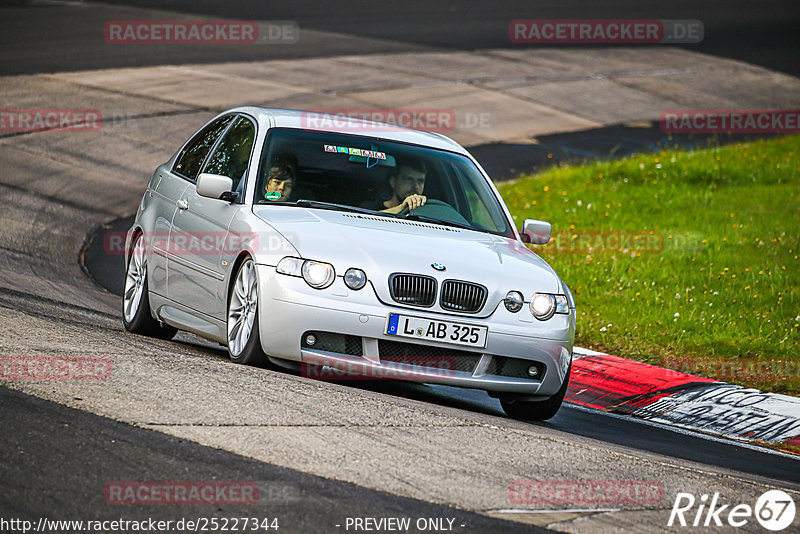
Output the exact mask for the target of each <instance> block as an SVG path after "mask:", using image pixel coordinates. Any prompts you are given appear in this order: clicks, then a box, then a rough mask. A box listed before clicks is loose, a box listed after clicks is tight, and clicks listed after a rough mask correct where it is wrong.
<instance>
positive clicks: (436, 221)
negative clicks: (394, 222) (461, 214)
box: [404, 213, 481, 232]
mask: <svg viewBox="0 0 800 534" xmlns="http://www.w3.org/2000/svg"><path fill="white" fill-rule="evenodd" d="M404 218H405V219H411V220H412V221H420V222H427V223H433V224H441V225H442V226H454V227H455V228H463V229H465V230H473V231H475V232H480V231H481V230H479V229H477V228H474V227H472V226H470V225H468V224H462V223H457V222H453V221H448V220H445V219H437V218H436V217H428V216H426V215H417V214H416V213H409V214H408V215H406V216H405V217H404Z"/></svg>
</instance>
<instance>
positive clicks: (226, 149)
mask: <svg viewBox="0 0 800 534" xmlns="http://www.w3.org/2000/svg"><path fill="white" fill-rule="evenodd" d="M255 138H256V128H255V126H254V125H253V123H252V122H251V121H250V120H249V119H247V118H245V117H241V116H240V117H239V118H237V119H236V121H235V122H234V123H233V125H232V126H231V127H230V128H229V129H228V131H227V132H226V133H225V137H223V138H222V140H221V141H220V142H219V144H218V145H217V149H216V150H214V153H213V154H211V158H209V160H208V164H207V165H206V168H205V169H204V170H203V172H210V173H212V174H221V175H223V176H227V177H229V178H231V179H233V191H236V190H237V188H238V187H239V184H240V183H241V181H242V178H244V175H245V174H246V173H247V167H248V166H249V164H250V151H251V150H252V149H253V142H254V141H255Z"/></svg>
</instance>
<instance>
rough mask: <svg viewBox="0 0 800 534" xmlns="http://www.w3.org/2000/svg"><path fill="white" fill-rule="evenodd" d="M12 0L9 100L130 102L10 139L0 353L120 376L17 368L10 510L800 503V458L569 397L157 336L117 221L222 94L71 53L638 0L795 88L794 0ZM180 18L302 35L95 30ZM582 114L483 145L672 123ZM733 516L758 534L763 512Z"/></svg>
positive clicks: (523, 514) (503, 523)
mask: <svg viewBox="0 0 800 534" xmlns="http://www.w3.org/2000/svg"><path fill="white" fill-rule="evenodd" d="M2 5H3V6H4V7H2V8H0V43H2V46H0V75H2V78H1V79H0V94H2V95H3V97H4V99H5V100H3V101H0V106H2V107H4V108H5V107H66V106H67V105H71V106H80V105H83V107H104V106H108V107H113V108H114V109H119V110H121V111H122V112H125V113H127V114H128V116H129V117H130V120H129V121H128V122H127V123H125V124H124V125H122V126H120V127H118V128H114V129H113V130H111V131H108V132H98V133H96V134H76V133H72V132H34V133H11V134H6V133H3V134H0V168H2V169H3V171H2V179H0V230H1V231H0V355H2V356H41V355H46V356H58V357H74V356H89V357H99V358H107V359H108V361H109V362H110V366H111V370H112V371H111V375H110V378H109V379H108V380H105V381H94V382H92V381H83V382H20V381H17V382H15V381H5V380H4V381H3V382H2V385H0V451H2V454H0V492H1V494H2V496H0V519H9V518H20V519H26V520H30V521H33V522H34V523H35V522H37V521H39V520H40V519H41V518H43V517H46V518H48V519H58V520H69V519H72V520H89V519H114V518H119V517H122V518H126V519H146V518H154V519H161V520H178V519H180V518H186V517H206V518H208V517H217V518H222V517H234V516H248V517H254V516H257V517H260V518H265V517H268V518H278V520H279V524H280V530H278V532H347V531H350V532H352V531H354V528H352V526H351V528H347V525H352V523H348V518H349V519H350V520H352V519H353V518H381V517H408V518H411V520H412V521H416V520H418V519H420V518H423V519H425V518H428V519H437V520H441V522H440V523H435V522H431V523H429V524H431V525H433V524H440V525H452V530H453V531H456V532H537V531H545V530H548V529H549V530H550V531H563V532H611V531H620V532H622V531H624V532H657V531H662V530H666V529H667V527H666V524H667V520H668V518H669V516H670V510H671V509H672V506H673V502H674V501H675V498H676V495H677V494H678V493H679V492H688V493H692V494H694V495H696V496H698V497H699V496H700V495H705V494H714V493H719V494H720V495H721V496H722V498H723V499H725V502H726V503H731V504H733V505H735V504H739V503H748V504H750V505H753V504H754V503H755V502H756V500H757V499H758V497H759V496H760V495H761V494H763V493H764V492H765V491H767V490H770V489H782V490H784V491H786V492H788V493H789V494H790V495H792V496H793V498H794V500H795V502H797V503H800V500H798V496H800V463H799V462H800V460H798V457H797V456H796V455H791V454H786V453H781V452H776V451H772V450H769V449H766V448H762V447H756V446H752V445H747V444H743V443H738V442H734V441H730V440H722V439H718V438H715V437H713V436H707V435H700V434H696V433H692V432H688V431H681V430H676V429H674V428H669V427H666V426H663V425H657V424H652V423H646V422H641V421H637V420H634V419H631V418H628V417H623V416H619V415H614V414H608V413H605V412H601V411H595V410H588V409H584V408H581V407H578V406H576V405H570V404H566V405H565V406H564V407H563V408H562V409H561V411H560V412H559V413H558V415H557V416H556V417H554V418H553V419H551V420H550V421H548V422H545V423H528V422H522V421H515V420H511V419H509V418H506V417H505V416H504V415H503V413H502V411H501V409H500V405H499V402H498V401H496V400H495V399H491V398H490V397H488V395H486V394H485V393H484V392H480V391H474V390H460V389H455V388H449V387H443V386H428V385H415V384H405V383H391V384H390V383H384V382H351V383H328V382H320V381H314V380H310V379H308V378H305V377H302V376H299V375H298V374H296V373H292V372H289V371H276V370H267V369H259V368H250V367H243V366H237V365H233V364H231V363H230V362H229V361H228V360H227V355H226V353H225V351H224V350H222V349H221V347H219V346H218V345H216V344H212V343H209V342H206V341H203V340H201V339H199V338H197V337H194V336H192V335H189V334H179V335H178V337H177V338H176V339H175V340H174V341H171V342H164V341H160V340H155V339H149V338H141V337H138V336H133V335H131V334H129V333H127V332H125V330H124V329H123V327H122V322H121V317H120V298H119V293H120V291H119V289H120V283H121V277H122V271H121V265H122V258H121V257H120V256H119V255H116V256H115V255H110V254H107V253H105V251H104V249H103V239H102V237H103V235H104V232H108V231H120V230H125V229H127V227H128V226H129V225H130V220H131V219H130V217H131V216H132V214H133V213H134V212H135V210H136V206H137V204H138V202H139V200H140V199H141V194H142V192H143V191H144V187H145V184H146V181H147V179H148V178H149V173H150V172H152V169H153V168H154V167H155V165H157V164H158V163H161V162H162V161H164V159H165V157H168V156H169V154H171V153H172V151H173V150H174V147H175V146H176V145H177V144H179V143H180V142H181V141H182V140H183V139H185V138H186V136H187V135H190V134H191V133H192V131H194V129H195V128H196V127H197V125H198V124H202V122H203V121H204V120H207V118H208V117H210V116H211V115H213V113H215V112H216V111H217V110H218V108H219V106H218V105H217V104H215V103H203V98H205V97H203V96H202V95H201V96H199V97H197V99H198V100H197V101H195V102H194V103H192V104H191V105H188V104H186V103H185V101H182V100H180V99H178V98H177V97H176V98H175V99H169V98H165V97H163V95H158V96H152V95H150V96H143V95H144V94H145V93H146V92H147V90H148V87H147V83H146V82H142V83H143V85H142V86H136V87H134V86H130V87H118V88H105V89H103V88H100V87H98V86H97V85H93V84H96V83H97V82H94V81H92V82H91V83H89V82H88V81H85V80H84V79H83V77H84V74H82V73H81V72H77V73H75V72H74V71H84V70H99V69H108V68H117V67H131V68H133V67H136V68H138V67H152V68H154V69H158V68H160V67H162V66H171V65H182V66H183V67H182V68H191V69H197V72H198V73H202V72H203V69H204V68H205V67H204V66H205V65H207V64H217V65H218V64H225V63H229V62H245V61H253V62H255V61H264V60H285V61H286V62H287V63H285V64H283V65H284V66H283V67H282V68H285V69H292V68H293V65H294V64H293V63H292V62H293V61H296V60H308V59H314V58H327V57H334V56H344V55H346V56H362V55H363V56H367V55H372V54H416V53H422V52H425V53H431V54H436V53H439V52H442V53H443V52H452V51H470V52H475V53H476V54H478V55H481V54H483V51H484V50H485V49H493V50H495V49H501V48H511V49H513V48H515V47H514V46H512V45H510V44H509V43H508V35H507V27H508V22H509V21H510V20H513V19H517V18H555V17H559V18H626V19H627V18H637V17H638V18H660V19H700V20H703V22H704V25H705V31H706V39H705V40H704V41H703V42H702V43H697V44H696V45H685V46H684V47H682V48H680V49H679V50H678V53H677V55H678V56H680V54H682V53H683V52H684V51H689V52H699V53H700V54H702V55H698V56H691V57H692V58H697V57H700V58H704V57H709V58H711V59H709V61H711V60H716V58H718V57H719V58H726V59H725V61H728V60H731V59H732V60H735V61H736V62H747V63H751V64H753V65H757V66H758V67H763V68H766V69H771V70H775V71H779V72H780V73H783V74H775V75H774V79H776V80H779V81H780V83H783V84H790V83H794V82H793V81H792V80H789V82H787V81H786V80H787V79H789V76H792V75H798V74H800V70H798V65H800V61H798V57H797V38H796V29H797V27H798V12H799V11H800V10H799V9H798V4H797V3H796V2H767V3H763V4H758V5H757V6H754V5H751V3H745V2H735V3H733V4H717V3H714V2H703V3H693V2H679V3H677V4H675V3H673V4H669V5H657V6H656V5H655V4H654V5H653V7H646V6H644V7H643V6H642V4H641V3H637V2H612V3H604V4H603V5H602V6H600V5H594V7H585V6H583V5H582V4H581V3H578V2H559V3H550V4H535V5H534V4H533V3H531V2H495V3H489V4H486V3H480V2H467V3H459V4H452V5H449V4H433V3H430V2H427V3H425V2H405V3H397V4H395V3H388V2H387V3H384V2H356V3H352V4H350V5H347V3H345V4H339V3H336V4H317V3H314V2H292V3H272V2H266V3H245V2H240V1H233V2H205V1H198V2H188V1H171V2H168V3H165V2H148V1H144V0H141V1H137V0H130V1H120V2H116V1H114V0H109V1H106V2H104V3H102V4H90V5H87V4H83V3H81V2H67V1H64V2H62V1H37V2H4V3H3V4H2ZM169 16H176V17H177V16H180V17H189V16H193V17H201V18H212V17H228V18H238V19H259V20H293V21H296V22H297V23H298V25H299V26H300V28H302V29H303V31H304V32H305V33H304V34H303V38H302V39H301V41H300V42H299V43H297V45H296V46H283V47H278V46H276V47H268V48H255V47H253V48H247V47H237V48H230V47H222V46H207V47H199V46H191V45H187V46H184V47H181V46H155V47H153V48H148V47H113V46H106V45H105V44H104V43H103V39H102V34H101V32H98V31H97V29H98V28H102V26H103V23H104V22H105V21H108V20H119V19H137V20H143V19H148V18H161V19H163V18H166V17H169ZM742 35H747V36H748V38H747V39H743V38H742ZM570 50H571V52H570V53H576V54H580V53H581V52H582V49H580V48H576V47H570ZM706 55H708V56H706ZM712 56H713V57H712ZM681 57H682V56H681ZM737 64H738V63H737ZM187 65H188V66H189V67H187ZM725 65H730V64H729V63H725ZM389 67H390V65H387V69H389ZM726 68H727V67H726ZM758 72H759V73H761V72H763V71H758ZM99 75H100V74H97V73H95V74H93V76H99ZM786 75H789V76H786ZM753 77H754V78H759V79H763V78H770V77H765V76H761V75H760V74H759V75H753ZM67 78H69V80H70V81H68V82H65V81H64V80H65V79H67ZM86 79H88V78H86ZM771 79H772V78H770V80H771ZM108 83H109V86H111V85H113V83H114V80H113V76H112V77H111V78H109V80H108ZM186 83H187V84H190V83H191V80H189V81H188V82H186ZM789 86H790V85H789ZM176 91H177V92H180V93H181V94H184V93H186V92H189V89H187V87H186V86H183V87H179V88H177V89H176ZM176 94H177V93H176ZM215 94H216V93H215ZM775 94H778V93H777V92H776V93H775ZM42 95H45V96H42ZM51 95H53V96H51ZM212 96H213V95H212ZM301 96H302V95H301ZM333 96H335V95H331V97H333ZM762 96H763V95H762ZM305 97H307V98H308V99H311V98H318V96H317V95H312V96H307V95H306V96H304V98H305ZM764 98H769V94H768V95H767V96H766V97H764ZM775 98H778V97H777V96H776V97H775ZM731 101H733V100H731ZM423 104H424V103H423ZM732 105H733V104H732ZM578 122H579V121H577V119H576V120H575V122H574V124H578ZM585 122H586V124H588V126H586V127H580V128H579V127H573V128H572V131H570V132H566V133H553V134H549V135H548V134H544V133H541V134H538V135H537V143H530V142H528V141H527V140H524V139H523V140H518V142H503V141H489V142H479V143H474V144H473V145H472V146H471V147H470V149H471V150H473V148H472V147H474V150H473V151H474V153H475V154H476V156H477V157H478V159H479V160H480V161H481V162H482V163H483V164H484V165H485V167H486V168H487V169H488V170H489V171H490V173H491V174H492V175H494V176H496V177H498V179H500V178H509V177H511V176H513V175H514V174H515V173H518V172H521V171H523V170H530V169H534V168H540V167H541V166H542V165H543V164H552V159H553V158H548V157H547V155H548V154H550V155H551V156H552V155H553V154H555V158H554V159H555V161H566V160H570V161H574V160H577V159H590V158H595V157H601V158H605V157H618V156H620V155H624V154H627V153H631V152H635V151H641V150H647V149H652V148H655V147H658V146H661V145H660V143H662V142H664V141H665V139H664V136H663V135H662V134H661V133H659V132H658V130H657V128H656V126H655V125H654V124H653V123H652V122H650V123H647V124H637V125H630V124H627V125H625V124H619V125H612V126H607V125H604V124H603V123H601V122H600V121H598V122H597V124H589V121H585ZM581 124H583V123H581ZM738 139H740V138H739V137H727V138H716V137H714V138H713V139H712V138H710V137H708V136H697V137H685V138H675V139H670V140H669V142H671V143H674V144H677V145H682V146H695V145H701V144H704V143H707V142H733V141H736V140H738ZM518 480H528V481H560V482H580V481H585V480H595V481H628V482H637V481H639V482H657V483H658V484H659V485H660V487H661V488H662V489H663V495H662V496H661V498H660V499H658V500H656V501H654V502H646V503H636V504H633V505H631V504H625V503H623V504H619V503H617V504H607V503H606V504H603V503H598V502H595V503H578V504H573V505H569V504H563V503H562V504H558V505H555V504H548V503H542V502H526V503H525V502H523V503H520V502H518V501H516V500H515V499H513V498H512V497H511V496H510V493H509V487H510V485H511V484H512V483H514V481H518ZM115 481H139V482H148V481H150V482H153V481H244V482H247V483H253V484H255V485H256V486H257V487H258V488H259V499H258V502H257V503H255V504H251V505H228V504H219V505H211V506H209V505H181V506H147V505H136V506H120V505H117V504H114V503H113V502H109V500H108V499H107V498H106V497H105V496H104V488H106V487H107V485H108V484H109V483H113V482H115ZM449 519H452V522H451V523H448V521H447V520H449ZM795 521H796V522H795V525H797V524H798V523H797V520H795ZM0 530H3V531H4V532H5V531H9V532H10V531H12V530H11V529H6V528H3V529H0ZM72 530H73V531H74V530H77V529H72ZM431 530H437V529H435V528H431V529H428V531H431ZM438 530H439V531H443V530H444V528H440V529H438ZM742 530H749V531H763V530H759V525H758V524H757V523H755V521H751V522H750V524H749V525H748V527H747V528H745V529H742ZM790 530H791V529H790ZM790 530H787V531H790ZM51 531H53V532H60V531H65V532H66V531H70V529H62V530H57V529H51ZM383 531H389V530H383ZM410 531H412V532H416V531H422V530H420V529H418V530H410Z"/></svg>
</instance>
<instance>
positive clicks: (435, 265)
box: [431, 263, 447, 271]
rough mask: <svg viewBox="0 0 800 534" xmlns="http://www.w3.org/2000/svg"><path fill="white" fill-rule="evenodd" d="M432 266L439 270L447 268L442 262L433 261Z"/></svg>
mask: <svg viewBox="0 0 800 534" xmlns="http://www.w3.org/2000/svg"><path fill="white" fill-rule="evenodd" d="M431 267H433V268H434V269H436V270H437V271H444V270H445V269H447V267H445V266H444V265H442V264H441V263H431Z"/></svg>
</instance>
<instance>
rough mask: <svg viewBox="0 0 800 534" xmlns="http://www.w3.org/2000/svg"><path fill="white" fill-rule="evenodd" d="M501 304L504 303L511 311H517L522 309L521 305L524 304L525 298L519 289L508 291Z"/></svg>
mask: <svg viewBox="0 0 800 534" xmlns="http://www.w3.org/2000/svg"><path fill="white" fill-rule="evenodd" d="M503 304H505V305H506V309H507V310H508V311H510V312H511V313H517V312H518V311H520V310H521V309H522V305H523V304H525V299H524V298H523V297H522V293H520V292H519V291H509V292H508V294H507V295H506V298H505V299H504V300H503Z"/></svg>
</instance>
